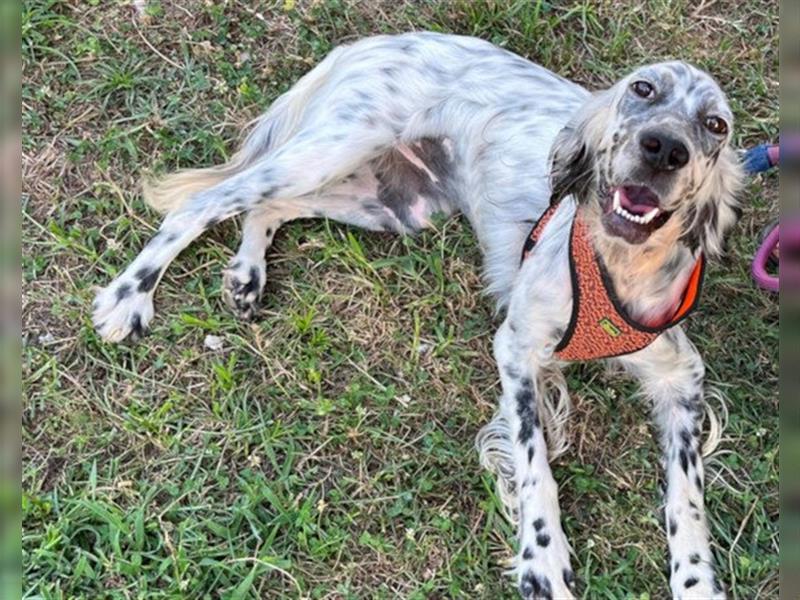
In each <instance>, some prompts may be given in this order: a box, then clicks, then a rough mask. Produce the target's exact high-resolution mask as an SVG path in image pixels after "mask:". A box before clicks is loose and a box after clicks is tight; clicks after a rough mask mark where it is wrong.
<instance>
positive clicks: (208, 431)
mask: <svg viewBox="0 0 800 600" xmlns="http://www.w3.org/2000/svg"><path fill="white" fill-rule="evenodd" d="M250 5H251V3H247V2H227V3H219V4H215V5H213V6H208V5H207V3H205V2H199V1H198V2H191V3H174V4H173V3H170V2H151V3H149V5H148V8H147V14H146V15H145V16H144V17H137V15H136V12H135V10H134V9H133V8H132V6H130V5H128V4H127V3H113V4H112V3H104V2H98V1H97V0H95V1H91V2H85V3H80V4H79V5H78V4H77V3H68V2H61V1H54V0H29V1H27V2H26V3H25V5H24V8H23V30H22V39H23V44H22V53H23V64H24V71H23V75H24V87H23V129H24V136H23V142H22V143H23V153H24V157H23V181H24V192H25V193H24V196H23V201H22V206H23V212H24V215H23V226H24V229H23V275H24V283H23V313H24V314H23V319H24V348H23V356H22V358H23V377H24V384H25V385H24V398H23V401H24V416H23V428H24V431H23V457H24V464H23V491H24V495H23V517H24V531H23V548H24V553H23V558H24V583H23V592H24V594H25V596H26V597H29V598H48V599H49V598H99V597H104V598H105V597H108V598H180V597H185V598H218V597H219V598H255V597H277V596H281V595H283V596H285V597H310V598H331V597H336V598H339V597H342V598H356V597H358V598H395V597H404V598H423V597H426V598H427V597H430V598H442V597H465V598H467V597H468V598H473V597H484V598H499V597H514V588H513V585H512V584H511V583H510V582H509V580H508V579H507V578H504V577H503V575H502V571H503V569H504V561H505V560H506V559H507V558H508V557H509V556H510V555H511V553H512V551H513V530H512V528H511V527H510V526H509V525H508V524H507V523H505V522H504V521H503V519H502V518H501V517H500V514H499V512H498V502H497V499H496V498H495V497H494V496H493V492H492V490H493V482H492V480H491V478H490V477H488V476H487V475H486V474H484V473H483V472H482V471H481V470H480V468H479V466H478V463H477V457H476V455H475V452H474V451H473V449H472V442H473V438H474V435H475V433H476V431H477V430H478V429H479V428H480V427H481V425H483V424H484V423H486V422H487V420H488V419H489V418H490V416H491V414H492V412H493V408H494V405H495V399H496V396H497V393H498V384H497V377H496V373H495V368H494V365H493V363H492V359H491V334H492V331H493V329H494V328H495V327H496V325H497V322H496V320H495V318H494V317H493V314H492V307H491V305H490V302H489V301H488V299H487V298H485V297H483V296H482V295H481V294H480V290H481V284H480V280H479V277H478V275H477V273H478V265H479V258H480V257H479V251H478V248H477V246H476V243H475V240H474V237H473V235H472V234H471V232H470V231H469V229H468V227H467V226H466V223H464V222H463V221H462V220H460V219H451V220H448V221H446V222H443V223H440V224H439V225H438V226H437V227H436V228H435V229H434V230H432V231H428V232H425V233H423V234H421V235H420V236H418V237H416V238H413V239H401V238H397V237H394V236H390V235H381V234H369V233H367V232H363V231H360V230H356V229H351V228H347V227H343V226H340V225H338V224H334V223H322V222H313V223H297V224H292V225H290V226H287V227H285V228H284V229H282V230H281V231H280V233H279V234H278V237H277V241H276V245H275V247H274V248H273V249H272V250H270V253H269V260H268V277H269V281H268V284H267V289H266V298H265V306H264V308H263V310H262V313H261V318H260V319H259V320H258V321H257V322H256V323H255V324H245V323H240V322H237V321H236V320H235V319H234V318H233V317H232V316H231V315H230V313H229V312H228V311H227V310H226V309H225V307H224V306H222V303H221V300H220V283H221V277H220V272H221V270H222V268H223V266H224V265H225V263H226V261H227V259H228V257H229V256H230V255H231V254H232V252H233V250H234V249H235V247H236V244H237V239H238V225H237V224H235V223H230V224H225V225H223V226H221V227H219V228H218V229H217V230H215V231H214V232H213V233H211V234H210V235H207V236H205V237H204V238H203V239H202V240H200V241H199V242H198V243H196V244H194V245H193V246H192V247H191V248H190V249H189V250H188V251H186V252H185V253H184V254H183V255H182V256H181V257H180V259H179V260H178V261H177V262H176V263H175V264H174V266H173V267H172V268H171V269H170V271H169V272H168V274H167V275H166V276H165V279H164V282H163V283H162V285H161V286H160V288H159V291H158V294H157V298H156V304H157V311H158V312H157V315H156V318H155V320H154V322H153V330H152V332H151V335H150V336H149V337H147V338H146V339H145V340H143V341H141V342H139V343H137V344H133V345H123V346H112V345H107V344H103V343H101V342H100V341H99V340H98V338H97V336H96V335H95V333H94V332H93V331H92V328H91V326H90V321H89V307H90V303H91V298H92V287H93V286H95V285H105V284H106V283H107V282H108V281H110V279H111V277H112V276H113V275H114V273H116V272H118V271H119V270H120V269H122V268H123V267H124V266H125V265H126V264H127V263H128V262H129V261H130V260H131V259H132V258H133V257H134V256H135V254H136V253H137V251H138V250H139V249H140V248H141V247H142V245H143V243H144V241H145V240H146V239H147V237H148V236H149V235H150V234H151V233H152V231H153V229H154V228H155V227H156V226H157V223H158V218H157V216H156V215H155V214H154V213H152V212H151V211H149V210H148V209H146V208H145V207H144V206H143V204H142V202H141V200H140V198H139V196H138V194H137V184H136V182H137V180H138V178H139V175H140V174H141V173H142V172H143V171H145V170H151V169H152V170H156V171H163V170H167V169H173V168H175V167H176V166H201V165H208V164H212V163H215V162H220V161H222V160H224V159H225V158H226V156H228V155H229V153H230V152H231V151H232V150H233V148H234V147H235V140H236V138H237V137H238V135H239V133H240V131H241V130H242V128H243V126H244V125H245V123H246V122H247V121H248V120H249V119H251V118H253V117H255V116H256V115H258V114H259V113H260V112H261V111H263V109H264V108H265V107H266V106H267V105H268V104H269V102H270V101H272V100H273V99H274V98H275V97H277V96H278V95H279V94H280V93H282V92H283V91H285V90H286V89H288V87H289V86H291V85H292V83H293V82H294V81H295V80H296V79H297V78H298V77H299V76H300V75H301V74H302V73H304V72H306V71H307V70H308V69H309V68H310V67H311V66H312V65H313V64H315V63H316V62H317V61H319V60H320V59H321V58H322V57H323V56H324V55H325V53H326V52H328V51H329V50H330V49H331V48H332V47H333V46H335V45H336V44H337V43H339V42H342V41H349V40H353V39H356V38H358V37H361V36H364V35H368V34H370V33H375V32H393V31H405V30H409V29H423V28H427V29H434V30H439V31H449V32H458V33H464V34H472V35H479V36H481V37H484V38H486V39H489V40H491V41H493V42H495V43H498V44H501V45H503V46H505V47H507V48H509V49H511V50H514V51H515V52H518V53H520V54H522V55H524V56H527V57H529V58H531V59H533V60H536V61H538V62H541V63H543V64H545V65H546V66H548V67H550V68H552V69H553V70H555V71H557V72H559V73H561V74H564V75H565V76H568V77H571V78H574V79H576V80H578V81H580V82H582V83H584V84H586V85H588V86H590V87H600V86H603V85H607V84H609V83H611V82H612V81H613V80H614V79H615V78H616V77H618V76H620V75H622V74H623V73H625V72H626V70H628V69H629V68H630V67H632V66H634V65H638V64H641V63H644V62H649V61H653V60H656V59H661V58H667V57H679V58H685V59H689V60H691V61H692V62H695V63H697V64H699V65H700V66H702V67H705V68H707V69H709V70H710V71H711V72H712V73H713V74H714V75H715V76H717V77H718V78H719V80H720V81H721V82H722V84H723V86H724V88H725V89H726V91H727V92H728V94H729V96H730V99H731V103H732V105H733V108H734V110H735V113H736V117H737V119H738V123H737V139H736V141H737V143H738V144H740V145H743V146H745V145H748V144H752V143H756V142H760V141H763V140H768V139H774V138H775V137H776V133H777V115H778V112H777V92H778V87H777V60H778V59H777V48H778V45H777V23H778V8H777V2H748V3H734V2H724V1H720V2H716V3H708V7H707V8H705V9H702V10H699V11H698V9H697V8H696V3H694V2H688V1H678V2H671V1H667V0H657V1H654V2H649V3H647V4H646V5H642V6H634V5H633V3H629V2H613V1H609V2H598V3H588V2H583V3H573V4H569V5H562V4H561V3H552V2H542V1H531V2H491V1H488V0H483V1H479V2H457V3H456V2H447V3H411V2H377V1H376V2H364V3H358V4H356V3H346V2H342V1H329V2H298V3H297V6H293V3H291V2H276V3H271V4H270V6H271V7H270V8H264V7H263V6H260V4H259V8H257V9H250V8H248V7H249V6H250ZM252 5H253V6H255V5H256V3H252ZM145 40H146V41H145ZM776 202H777V177H776V176H775V175H769V176H766V177H760V178H759V179H758V180H754V181H753V182H752V183H751V185H750V186H749V188H748V190H747V193H746V196H745V204H746V210H745V214H744V218H743V221H742V223H741V224H740V226H739V228H738V229H737V232H736V234H735V235H734V236H733V239H732V240H731V248H730V253H729V255H728V257H727V258H726V259H725V261H724V262H722V263H721V264H716V265H714V266H713V267H712V268H711V269H710V272H709V281H708V283H707V285H706V294H705V295H704V298H703V302H702V303H701V308H700V310H699V312H698V314H697V315H696V316H695V317H693V318H692V319H691V320H690V324H689V330H690V334H691V336H692V338H693V339H694V340H695V341H696V343H697V344H698V346H699V348H700V350H701V352H702V353H703V354H704V356H705V359H706V364H707V366H708V373H709V380H710V382H712V383H714V384H715V385H717V386H719V387H721V388H722V389H723V390H724V392H725V394H726V395H727V397H728V407H729V412H730V419H729V423H728V427H727V430H726V434H725V439H724V442H723V444H722V446H721V452H720V455H719V456H718V458H716V459H715V461H714V464H713V465H712V466H711V468H710V472H711V475H710V476H711V477H712V479H713V474H714V473H719V474H720V476H721V477H720V479H718V480H716V481H715V482H713V483H711V484H710V485H709V486H708V492H707V505H708V512H709V516H710V519H711V527H712V531H713V537H714V540H715V542H716V545H715V548H714V549H715V552H716V555H717V559H718V564H719V566H720V574H721V575H722V579H723V580H724V581H725V582H726V585H727V586H728V588H729V591H730V596H731V597H733V598H740V599H742V600H750V599H753V598H775V597H777V590H778V582H777V543H778V541H777V540H778V538H777V514H778V496H777V493H778V467H777V461H776V454H777V447H778V433H777V431H778V427H777V424H778V420H777V373H778V367H777V364H778V363H777V359H778V352H777V347H778V338H777V332H778V327H777V324H778V323H777V314H778V313H777V303H776V302H775V300H774V298H772V297H770V296H769V295H767V294H766V293H763V292H760V291H758V290H756V289H754V287H753V285H752V284H751V282H750V277H749V274H748V264H749V259H750V257H751V256H752V254H753V252H754V250H755V247H756V245H757V239H758V235H759V232H760V230H761V228H762V227H763V226H764V225H765V224H766V223H768V222H769V221H770V220H771V219H772V218H773V217H774V216H776V215H777V204H776ZM208 334H213V335H216V336H219V337H220V338H221V339H222V340H223V347H222V349H221V350H218V351H211V350H208V349H207V348H205V347H204V343H203V340H204V338H205V336H206V335H208ZM569 381H570V386H571V390H572V393H573V399H574V403H575V405H576V408H575V414H574V417H573V420H572V422H571V428H570V432H571V438H572V448H571V450H570V451H569V452H568V453H567V454H566V455H564V456H563V457H561V458H560V459H559V460H558V461H557V462H556V463H555V464H554V471H555V476H556V479H557V480H558V481H559V483H560V487H561V490H562V492H561V498H562V500H561V502H562V510H563V515H564V520H565V527H566V530H567V533H568V535H569V537H570V539H571V541H572V544H573V547H574V549H575V557H574V560H573V566H575V567H576V571H577V573H578V575H579V577H580V579H581V580H582V586H583V588H582V589H584V590H586V589H587V588H588V589H589V590H590V591H588V592H586V593H585V594H584V597H585V598H591V599H595V598H600V599H605V598H608V599H615V600H616V599H619V598H623V597H625V598H637V599H638V598H652V599H656V598H665V597H666V590H667V583H666V578H665V575H664V573H663V567H664V563H665V556H666V554H665V552H666V548H665V542H664V540H663V536H662V533H661V528H660V525H659V520H660V517H659V506H658V503H659V494H658V491H657V489H658V481H659V477H660V475H659V474H658V469H657V461H658V450H657V447H656V444H655V442H654V441H653V438H652V430H651V428H650V425H649V421H648V419H647V408H646V407H645V406H643V404H642V402H640V401H638V400H635V399H633V400H632V399H630V398H631V397H632V395H633V393H634V392H635V388H634V386H633V385H632V384H631V383H630V382H626V381H620V380H619V379H616V378H614V377H612V376H611V375H608V374H606V373H605V371H604V370H603V368H602V367H600V366H597V365H587V366H578V367H574V368H572V369H571V370H570V371H569Z"/></svg>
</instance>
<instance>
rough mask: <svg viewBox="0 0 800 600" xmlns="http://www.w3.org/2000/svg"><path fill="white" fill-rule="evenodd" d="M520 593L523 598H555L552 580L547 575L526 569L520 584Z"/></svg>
mask: <svg viewBox="0 0 800 600" xmlns="http://www.w3.org/2000/svg"><path fill="white" fill-rule="evenodd" d="M519 593H520V594H521V595H522V597H523V598H536V600H553V588H552V586H551V585H550V580H549V579H548V578H547V577H545V576H543V575H542V576H539V575H536V574H534V572H533V571H526V572H525V574H524V575H523V576H522V581H521V582H520V584H519Z"/></svg>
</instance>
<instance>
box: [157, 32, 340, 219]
mask: <svg viewBox="0 0 800 600" xmlns="http://www.w3.org/2000/svg"><path fill="white" fill-rule="evenodd" d="M346 48H347V47H346V46H340V47H338V48H336V49H335V50H333V52H331V53H330V54H329V55H328V56H327V57H326V58H325V60H323V61H322V62H321V63H320V64H319V65H317V66H316V67H315V68H314V69H312V70H311V71H310V72H308V73H306V74H305V75H304V76H303V77H302V78H300V80H299V81H298V82H297V83H296V84H295V85H294V86H293V87H292V88H291V89H290V90H289V91H288V92H286V93H285V94H283V95H282V96H280V97H279V98H278V99H277V100H276V101H275V102H273V104H272V106H270V108H269V110H268V111H267V112H265V113H264V114H263V115H261V116H260V117H258V118H257V119H255V120H254V121H252V122H251V123H250V125H249V127H250V133H249V134H248V135H247V138H245V141H244V143H243V144H242V145H241V148H240V149H239V150H238V151H237V152H236V153H235V154H234V155H233V156H232V157H231V159H230V160H229V161H228V162H226V163H225V164H222V165H218V166H214V167H208V168H205V169H183V170H180V171H177V172H175V173H172V174H170V175H166V176H164V177H161V178H145V179H144V180H143V181H142V192H143V196H144V200H145V202H147V204H149V205H150V206H151V207H153V208H154V209H155V210H157V211H158V212H161V213H167V212H170V211H173V210H176V209H178V208H180V207H181V206H182V205H183V204H184V203H185V202H186V201H187V200H188V199H189V198H190V197H191V196H192V195H194V194H196V193H197V192H200V191H202V190H205V189H207V188H210V187H211V186H213V185H216V184H218V183H220V182H221V181H224V180H225V179H228V178H229V177H231V176H233V175H235V174H237V173H239V172H240V171H242V170H243V169H245V168H246V167H248V166H249V165H251V164H252V163H253V162H254V161H255V160H256V159H257V158H259V157H260V156H262V155H263V154H265V153H266V152H269V151H270V150H273V149H275V148H278V147H279V146H281V145H282V144H283V143H284V142H286V140H288V139H289V137H290V136H291V135H292V134H293V133H295V132H296V131H297V129H298V127H299V125H300V122H301V120H302V118H303V114H304V112H305V107H306V105H307V104H308V102H309V100H310V99H311V97H312V96H313V95H314V94H315V93H316V92H317V91H318V90H319V89H320V88H321V87H322V86H323V85H324V84H325V83H326V82H327V81H328V80H329V79H330V74H331V72H332V71H333V70H334V67H335V65H336V62H337V61H338V60H339V57H340V56H341V54H342V53H343V52H344V51H345V50H346Z"/></svg>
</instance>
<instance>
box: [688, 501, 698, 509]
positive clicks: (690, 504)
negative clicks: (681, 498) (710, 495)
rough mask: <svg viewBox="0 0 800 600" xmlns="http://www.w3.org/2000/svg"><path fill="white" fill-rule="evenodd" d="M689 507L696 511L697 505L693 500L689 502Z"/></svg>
mask: <svg viewBox="0 0 800 600" xmlns="http://www.w3.org/2000/svg"><path fill="white" fill-rule="evenodd" d="M689 506H690V507H691V508H693V509H695V510H697V504H695V503H694V500H689Z"/></svg>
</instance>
